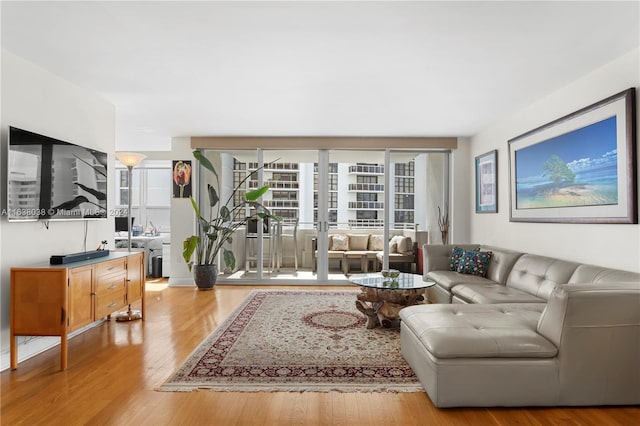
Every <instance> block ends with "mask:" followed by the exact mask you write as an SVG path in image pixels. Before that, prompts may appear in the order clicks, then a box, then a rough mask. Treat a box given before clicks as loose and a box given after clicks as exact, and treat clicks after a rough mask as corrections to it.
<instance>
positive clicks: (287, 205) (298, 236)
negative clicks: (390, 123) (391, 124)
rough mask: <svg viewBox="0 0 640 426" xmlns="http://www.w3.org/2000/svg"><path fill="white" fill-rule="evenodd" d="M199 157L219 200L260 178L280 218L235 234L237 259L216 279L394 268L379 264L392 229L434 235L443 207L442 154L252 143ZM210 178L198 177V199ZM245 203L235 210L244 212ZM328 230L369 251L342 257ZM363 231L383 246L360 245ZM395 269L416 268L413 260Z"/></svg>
mask: <svg viewBox="0 0 640 426" xmlns="http://www.w3.org/2000/svg"><path fill="white" fill-rule="evenodd" d="M206 155H207V157H209V158H210V159H211V160H212V162H213V163H214V165H215V166H216V168H217V169H218V170H220V172H219V177H220V187H221V189H220V198H221V200H223V201H226V200H227V199H230V202H232V203H233V204H237V203H241V202H242V196H243V193H244V192H246V191H250V190H252V189H256V188H258V187H261V186H262V185H263V184H268V186H269V191H268V192H267V193H266V194H265V195H264V196H263V198H262V200H261V203H262V205H264V207H266V208H267V209H268V210H269V212H270V213H271V214H273V215H275V216H278V217H280V218H281V221H278V222H277V223H276V222H274V221H270V222H268V223H267V221H264V222H263V221H260V220H259V221H257V223H254V224H252V225H251V226H248V227H247V228H246V229H245V228H242V229H241V230H239V231H238V232H237V233H236V235H235V236H234V238H233V242H232V243H230V244H229V248H231V249H232V250H233V252H234V254H235V257H236V260H237V264H236V267H235V269H233V270H230V269H227V270H225V269H224V268H221V271H222V273H221V274H220V276H219V282H221V283H224V282H229V283H232V282H253V283H260V282H265V283H268V282H274V281H277V282H278V283H279V284H286V283H295V284H300V283H345V282H348V276H349V275H350V274H352V273H359V272H372V271H376V270H379V269H381V268H388V267H397V266H399V265H395V264H393V262H391V263H390V262H389V257H390V253H389V244H387V242H388V241H389V240H390V239H391V238H392V237H393V236H395V235H403V236H410V237H411V238H412V241H413V242H414V243H417V244H416V245H415V246H414V248H416V247H421V246H422V244H424V243H427V242H430V241H431V242H437V243H439V242H440V240H439V235H440V234H439V228H438V222H437V217H438V216H437V212H438V207H440V209H441V210H442V211H444V210H445V209H447V208H448V206H449V205H448V161H449V154H448V152H427V151H416V150H413V151H402V150H375V151H373V150H369V151H367V150H357V151H356V150H346V149H340V150H323V149H320V150H291V149H287V150H266V149H265V150H263V149H257V150H255V149H254V150H235V151H234V150H224V151H216V150H207V151H206ZM205 177H206V179H205ZM210 179H211V177H210V176H203V177H202V178H201V182H202V184H201V185H200V193H201V194H200V196H201V197H202V196H203V195H205V196H206V194H204V193H203V191H204V190H205V188H206V184H207V183H208V182H209V181H210ZM238 185H240V186H241V190H240V191H239V193H238V194H236V196H235V197H232V196H231V194H232V191H233V188H235V187H236V186H238ZM252 208H253V207H252V206H247V207H246V208H245V211H244V213H243V215H244V216H251V215H252V214H253V213H254V211H253V210H252ZM335 235H342V236H344V235H346V236H347V238H348V239H351V240H352V245H353V247H352V248H354V247H355V248H358V249H359V250H353V249H352V250H349V252H353V251H369V252H371V251H376V253H369V254H368V255H367V258H366V259H365V258H363V257H362V256H364V255H360V254H358V255H356V254H357V253H349V254H350V256H345V255H343V254H342V253H341V252H340V250H339V247H338V246H337V245H336V244H334V242H335V241H333V240H334V238H333V236H335ZM368 235H376V236H380V237H376V238H378V239H379V238H382V239H383V241H385V243H384V244H382V245H381V247H379V246H377V247H375V250H374V249H373V246H372V245H371V244H369V243H368V242H367V243H366V244H365V243H363V241H364V239H363V238H364V237H363V236H368ZM436 237H437V238H436ZM340 238H341V237H339V238H337V239H336V241H337V240H339V239H340ZM356 241H358V242H356ZM362 249H363V250H362ZM416 254H417V253H416ZM416 259H417V257H416ZM400 266H402V267H406V268H410V269H411V270H412V271H414V272H419V271H418V262H417V261H414V262H411V264H408V265H400Z"/></svg>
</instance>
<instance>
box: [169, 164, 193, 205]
mask: <svg viewBox="0 0 640 426" xmlns="http://www.w3.org/2000/svg"><path fill="white" fill-rule="evenodd" d="M189 197H191V160H177V161H176V160H174V161H173V198H189Z"/></svg>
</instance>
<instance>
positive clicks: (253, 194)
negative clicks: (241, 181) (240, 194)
mask: <svg viewBox="0 0 640 426" xmlns="http://www.w3.org/2000/svg"><path fill="white" fill-rule="evenodd" d="M268 190H269V185H263V186H262V188H258V189H254V190H253V191H249V192H247V193H245V194H244V198H246V199H247V201H256V200H257V199H259V198H260V197H262V196H263V195H264V194H265V193H266V192H267V191H268Z"/></svg>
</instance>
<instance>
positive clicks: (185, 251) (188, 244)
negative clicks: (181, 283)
mask: <svg viewBox="0 0 640 426" xmlns="http://www.w3.org/2000/svg"><path fill="white" fill-rule="evenodd" d="M199 242H200V238H199V237H198V236H196V235H192V236H190V237H189V238H187V239H186V240H184V242H183V243H182V257H183V258H184V261H185V262H187V265H189V270H191V257H192V256H193V252H194V251H196V247H197V246H198V243H199Z"/></svg>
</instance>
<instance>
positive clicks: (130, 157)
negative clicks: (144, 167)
mask: <svg viewBox="0 0 640 426" xmlns="http://www.w3.org/2000/svg"><path fill="white" fill-rule="evenodd" d="M116 158H117V159H118V160H120V162H121V163H122V164H124V165H125V166H127V167H135V166H137V165H138V164H140V163H141V162H142V160H144V159H145V158H147V156H146V155H144V154H139V153H137V152H116Z"/></svg>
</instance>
